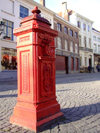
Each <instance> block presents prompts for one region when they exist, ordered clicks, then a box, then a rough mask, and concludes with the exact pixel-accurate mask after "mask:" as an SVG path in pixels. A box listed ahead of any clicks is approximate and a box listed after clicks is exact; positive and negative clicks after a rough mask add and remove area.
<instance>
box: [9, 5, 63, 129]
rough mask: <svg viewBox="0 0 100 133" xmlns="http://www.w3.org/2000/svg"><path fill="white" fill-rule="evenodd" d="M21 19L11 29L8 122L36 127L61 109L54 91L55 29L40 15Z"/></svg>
mask: <svg viewBox="0 0 100 133" xmlns="http://www.w3.org/2000/svg"><path fill="white" fill-rule="evenodd" d="M32 13H33V15H32V16H28V17H26V18H24V19H23V20H22V21H21V27H19V28H17V29H15V30H14V35H15V36H17V60H18V98H17V104H16V106H15V107H14V112H13V115H12V116H11V118H10V122H11V123H13V124H17V125H21V126H23V127H27V128H30V129H32V130H34V131H37V128H38V127H39V126H41V125H42V124H44V123H47V122H48V121H51V120H53V119H55V118H57V117H59V116H62V115H63V113H62V112H60V105H59V104H58V102H57V100H56V93H55V46H54V37H56V36H57V34H58V33H57V31H55V30H53V29H51V28H50V23H49V21H48V20H46V19H44V18H42V17H41V16H40V10H38V7H35V8H34V10H33V11H32Z"/></svg>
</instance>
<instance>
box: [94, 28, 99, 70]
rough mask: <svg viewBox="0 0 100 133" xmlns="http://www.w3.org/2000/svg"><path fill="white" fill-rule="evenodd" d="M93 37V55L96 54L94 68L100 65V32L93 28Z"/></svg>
mask: <svg viewBox="0 0 100 133" xmlns="http://www.w3.org/2000/svg"><path fill="white" fill-rule="evenodd" d="M92 35H93V53H94V67H95V70H96V67H97V65H100V31H98V30H96V29H94V28H92Z"/></svg>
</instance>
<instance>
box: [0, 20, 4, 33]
mask: <svg viewBox="0 0 100 133" xmlns="http://www.w3.org/2000/svg"><path fill="white" fill-rule="evenodd" d="M3 31H4V22H3V21H0V35H1V34H2V33H3Z"/></svg>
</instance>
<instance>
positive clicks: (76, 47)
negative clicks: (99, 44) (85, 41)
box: [75, 44, 78, 53]
mask: <svg viewBox="0 0 100 133" xmlns="http://www.w3.org/2000/svg"><path fill="white" fill-rule="evenodd" d="M75 53H78V44H75Z"/></svg>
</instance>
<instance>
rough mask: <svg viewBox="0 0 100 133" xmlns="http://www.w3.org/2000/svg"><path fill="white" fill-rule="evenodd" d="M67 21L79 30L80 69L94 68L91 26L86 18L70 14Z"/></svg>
mask: <svg viewBox="0 0 100 133" xmlns="http://www.w3.org/2000/svg"><path fill="white" fill-rule="evenodd" d="M69 21H70V22H71V23H73V24H74V25H76V26H77V27H78V28H80V32H79V54H80V68H87V67H88V66H91V67H94V54H93V39H92V24H93V21H91V20H89V19H88V18H86V17H84V16H82V15H80V14H78V13H76V12H72V13H71V14H70V16H69Z"/></svg>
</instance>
